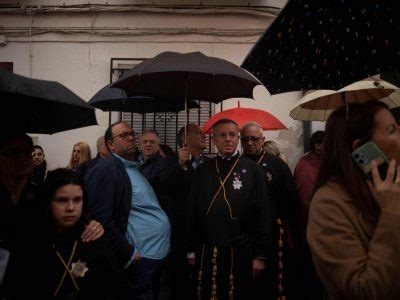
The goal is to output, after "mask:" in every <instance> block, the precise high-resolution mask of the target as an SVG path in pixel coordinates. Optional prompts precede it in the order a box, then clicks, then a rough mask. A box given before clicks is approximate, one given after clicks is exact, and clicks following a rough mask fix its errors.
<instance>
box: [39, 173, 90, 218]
mask: <svg viewBox="0 0 400 300" xmlns="http://www.w3.org/2000/svg"><path fill="white" fill-rule="evenodd" d="M68 184H73V185H78V186H80V187H81V189H82V191H83V203H82V204H83V205H82V216H81V220H82V217H83V216H84V215H85V213H86V212H87V197H86V196H87V195H86V189H85V184H84V180H83V176H82V175H81V174H79V173H76V172H74V171H72V170H71V169H66V168H59V169H56V170H54V171H50V172H48V173H47V177H46V179H45V181H44V182H43V184H42V186H41V192H40V195H41V197H40V198H41V199H40V200H41V208H42V213H43V214H44V217H45V218H46V219H47V220H46V221H48V222H53V218H52V217H51V213H50V206H51V202H52V201H53V197H54V194H55V192H56V191H57V189H59V188H60V187H63V186H64V185H68Z"/></svg>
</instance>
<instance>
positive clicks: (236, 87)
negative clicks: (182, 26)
mask: <svg viewBox="0 0 400 300" xmlns="http://www.w3.org/2000/svg"><path fill="white" fill-rule="evenodd" d="M260 84H261V83H260V82H259V81H258V79H256V78H255V77H254V76H253V75H251V74H250V73H249V72H247V71H246V70H244V69H242V68H240V67H238V66H236V65H235V64H233V63H231V62H229V61H226V60H223V59H220V58H215V57H209V56H206V55H204V54H202V53H201V52H193V53H186V54H181V53H176V52H163V53H161V54H159V55H157V56H155V57H154V58H151V59H148V60H145V61H144V62H142V63H140V64H138V65H137V66H135V67H133V68H132V69H131V70H129V71H128V72H126V73H125V74H124V75H123V76H122V77H121V78H120V79H118V80H117V81H116V82H114V83H113V84H112V85H111V87H117V88H121V89H123V90H124V91H125V92H126V93H127V95H128V96H150V97H155V98H158V97H162V98H164V99H168V98H171V99H182V101H183V100H184V99H185V100H186V99H200V100H205V101H210V102H214V103H218V102H220V101H222V100H225V99H228V98H232V97H243V98H253V88H254V87H255V86H256V85H260Z"/></svg>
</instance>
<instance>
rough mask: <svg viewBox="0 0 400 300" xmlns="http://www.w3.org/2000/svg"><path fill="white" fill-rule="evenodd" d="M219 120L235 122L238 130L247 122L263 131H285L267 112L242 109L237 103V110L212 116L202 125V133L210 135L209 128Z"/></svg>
mask: <svg viewBox="0 0 400 300" xmlns="http://www.w3.org/2000/svg"><path fill="white" fill-rule="evenodd" d="M221 119H230V120H232V121H235V122H236V123H237V124H238V125H239V128H242V126H243V125H244V124H246V123H248V122H256V123H258V124H259V125H260V126H261V127H262V129H263V130H279V129H287V128H286V126H285V125H283V123H282V122H281V121H279V120H278V119H277V118H276V117H274V116H273V115H272V114H270V113H269V112H266V111H265V110H261V109H255V108H243V107H240V103H239V102H238V107H237V108H231V109H227V110H224V111H221V112H219V113H217V114H215V115H214V116H212V117H211V119H210V120H208V121H207V123H206V124H204V126H203V130H204V132H205V133H211V127H212V126H213V125H214V124H215V123H216V122H217V121H219V120H221Z"/></svg>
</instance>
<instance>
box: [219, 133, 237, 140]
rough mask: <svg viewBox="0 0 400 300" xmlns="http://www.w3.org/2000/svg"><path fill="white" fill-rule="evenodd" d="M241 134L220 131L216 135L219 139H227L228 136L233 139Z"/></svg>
mask: <svg viewBox="0 0 400 300" xmlns="http://www.w3.org/2000/svg"><path fill="white" fill-rule="evenodd" d="M238 136H239V135H238V134H237V133H236V132H224V133H220V134H217V135H215V137H217V138H219V139H226V138H227V137H229V138H231V139H233V138H236V137H238Z"/></svg>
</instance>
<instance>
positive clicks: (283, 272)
mask: <svg viewBox="0 0 400 300" xmlns="http://www.w3.org/2000/svg"><path fill="white" fill-rule="evenodd" d="M247 157H248V158H250V159H252V160H253V161H255V162H257V163H258V165H259V166H261V167H262V168H263V170H264V173H265V175H266V178H267V188H268V196H269V200H270V202H271V206H272V210H271V211H272V215H271V218H272V226H271V228H272V237H273V240H272V246H273V256H272V260H271V269H270V270H269V271H272V273H268V274H266V275H267V276H265V277H266V278H265V284H264V285H263V286H261V290H265V289H267V291H268V292H270V293H272V295H273V298H274V299H280V297H283V296H285V297H286V298H289V299H292V298H293V299H296V298H297V295H294V294H293V293H292V294H291V293H290V292H291V291H293V290H294V289H293V286H294V280H295V278H294V276H295V274H294V267H295V266H294V265H295V262H294V239H296V237H297V235H298V233H297V232H296V215H295V212H296V205H297V203H298V198H297V197H298V195H297V189H296V184H295V182H294V179H293V176H292V173H291V171H290V169H289V167H288V166H287V164H286V163H285V162H284V161H283V160H281V159H280V158H279V157H277V156H275V155H272V154H269V153H266V152H265V151H261V152H260V153H259V154H258V155H255V156H247ZM271 277H272V278H271Z"/></svg>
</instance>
